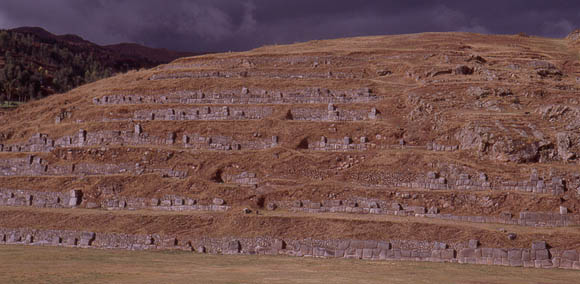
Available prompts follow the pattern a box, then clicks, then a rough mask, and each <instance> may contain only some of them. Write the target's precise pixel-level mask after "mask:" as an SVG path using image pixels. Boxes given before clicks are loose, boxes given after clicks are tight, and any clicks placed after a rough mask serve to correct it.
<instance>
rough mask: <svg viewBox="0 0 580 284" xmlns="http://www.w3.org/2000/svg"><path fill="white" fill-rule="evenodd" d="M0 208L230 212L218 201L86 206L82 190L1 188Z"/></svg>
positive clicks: (123, 200)
mask: <svg viewBox="0 0 580 284" xmlns="http://www.w3.org/2000/svg"><path fill="white" fill-rule="evenodd" d="M0 206H31V207H38V208H77V207H85V208H88V209H96V208H104V209H108V210H136V209H151V210H162V211H214V212H224V211H227V210H229V209H230V206H227V205H225V201H224V200H223V199H220V198H215V199H214V200H213V202H212V203H211V204H198V202H197V200H195V199H191V198H185V197H181V196H176V195H167V196H164V197H163V198H152V199H147V198H138V197H121V196H117V197H112V198H104V199H101V200H100V201H98V203H97V202H94V201H91V202H86V201H84V200H83V192H82V191H81V190H70V191H69V192H66V193H63V192H44V191H34V190H16V189H4V188H0Z"/></svg>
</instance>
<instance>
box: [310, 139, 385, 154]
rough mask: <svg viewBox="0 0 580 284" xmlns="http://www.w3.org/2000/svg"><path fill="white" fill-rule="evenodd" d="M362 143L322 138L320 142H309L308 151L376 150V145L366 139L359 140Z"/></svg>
mask: <svg viewBox="0 0 580 284" xmlns="http://www.w3.org/2000/svg"><path fill="white" fill-rule="evenodd" d="M359 141H360V143H357V141H353V140H352V139H351V138H350V137H348V136H347V137H344V138H342V139H333V138H327V137H325V136H322V137H321V138H320V141H315V142H309V143H308V149H309V150H313V151H338V152H343V151H365V150H368V149H374V148H376V145H375V144H372V143H369V142H368V139H367V138H366V137H361V138H359Z"/></svg>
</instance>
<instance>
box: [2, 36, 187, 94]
mask: <svg viewBox="0 0 580 284" xmlns="http://www.w3.org/2000/svg"><path fill="white" fill-rule="evenodd" d="M122 47H123V48H122V49H121V45H114V46H99V45H96V44H94V43H91V42H89V41H85V40H83V39H82V38H80V37H78V36H74V35H64V36H56V35H53V34H51V33H49V32H47V31H45V30H43V29H41V28H18V29H14V30H0V106H7V104H5V102H6V101H9V102H25V101H28V100H32V99H37V98H42V97H45V96H48V95H51V94H55V93H63V92H66V91H68V90H70V89H72V88H75V87H77V86H79V85H82V84H85V83H89V82H93V81H96V80H99V79H102V78H105V77H108V76H111V75H112V74H114V73H118V72H126V71H128V70H131V69H139V68H150V67H153V66H155V65H158V64H162V63H167V62H170V61H172V60H174V59H176V58H178V57H182V56H188V55H191V54H189V53H179V52H172V51H168V50H165V49H153V48H146V47H143V46H138V45H124V46H122ZM131 47H134V48H133V49H128V48H131ZM132 51H133V52H132Z"/></svg>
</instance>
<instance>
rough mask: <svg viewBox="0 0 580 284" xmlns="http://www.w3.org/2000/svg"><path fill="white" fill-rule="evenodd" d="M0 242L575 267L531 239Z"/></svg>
mask: <svg viewBox="0 0 580 284" xmlns="http://www.w3.org/2000/svg"><path fill="white" fill-rule="evenodd" d="M0 244H3V245H39V246H59V247H80V248H97V249H125V250H184V251H195V252H198V253H212V254H268V255H288V256H295V257H320V258H350V259H364V260H375V261H380V260H391V261H392V260H404V261H430V262H451V263H469V264H485V265H503V266H513V267H529V268H564V269H579V270H580V259H579V256H578V255H579V254H578V251H576V250H563V249H558V248H551V247H549V245H547V244H546V242H544V241H534V242H532V244H531V245H530V247H529V248H485V247H481V246H480V244H479V241H477V240H475V239H474V240H470V241H469V242H459V243H453V244H447V243H443V242H436V241H435V242H429V241H408V240H396V239H394V240H383V241H376V240H313V239H302V240H293V239H279V238H269V237H261V238H235V237H229V238H205V237H192V238H181V239H178V238H176V237H174V236H164V235H159V234H150V235H131V234H120V233H96V232H79V231H64V230H36V229H28V228H19V229H10V228H0Z"/></svg>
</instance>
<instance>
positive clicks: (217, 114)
mask: <svg viewBox="0 0 580 284" xmlns="http://www.w3.org/2000/svg"><path fill="white" fill-rule="evenodd" d="M272 113H273V109H272V108H271V107H228V106H222V107H209V106H206V107H196V108H175V109H172V108H171V109H161V110H138V111H136V112H135V114H134V116H133V120H145V121H147V120H166V121H181V120H246V119H264V118H266V117H268V116H271V115H272Z"/></svg>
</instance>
